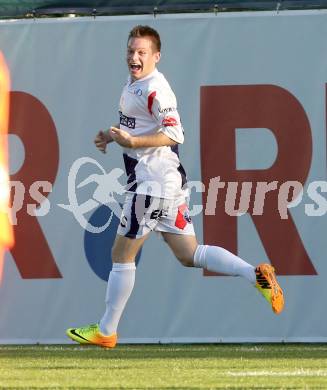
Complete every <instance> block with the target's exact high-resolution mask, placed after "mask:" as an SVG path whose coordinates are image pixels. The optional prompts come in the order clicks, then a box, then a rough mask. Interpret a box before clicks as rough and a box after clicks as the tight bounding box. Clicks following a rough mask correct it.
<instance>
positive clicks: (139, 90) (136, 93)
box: [134, 88, 142, 96]
mask: <svg viewBox="0 0 327 390" xmlns="http://www.w3.org/2000/svg"><path fill="white" fill-rule="evenodd" d="M134 95H137V96H142V89H140V88H137V89H134Z"/></svg>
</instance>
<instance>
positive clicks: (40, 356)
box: [0, 344, 327, 390]
mask: <svg viewBox="0 0 327 390" xmlns="http://www.w3.org/2000/svg"><path fill="white" fill-rule="evenodd" d="M0 388H1V389H157V390H161V389H327V345H325V344H291V345H290V344H288V345H287V344H274V345H267V344H263V345H252V344H242V345H236V344H231V345H229V344H217V345H176V344H174V345H119V346H118V347H117V348H115V349H114V350H103V349H100V348H97V347H93V346H91V347H90V346H85V347H81V346H78V345H76V346H59V345H38V346H8V345H7V346H0Z"/></svg>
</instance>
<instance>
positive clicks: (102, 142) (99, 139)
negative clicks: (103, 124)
mask: <svg viewBox="0 0 327 390" xmlns="http://www.w3.org/2000/svg"><path fill="white" fill-rule="evenodd" d="M94 143H95V146H96V147H97V148H98V149H99V150H100V152H102V153H106V148H107V143H108V137H107V136H106V134H105V132H104V131H102V130H100V131H99V132H98V134H97V135H96V137H95V139H94Z"/></svg>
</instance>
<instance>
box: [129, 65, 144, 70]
mask: <svg viewBox="0 0 327 390" xmlns="http://www.w3.org/2000/svg"><path fill="white" fill-rule="evenodd" d="M129 67H130V68H131V70H133V71H135V72H137V71H139V70H141V69H142V66H141V65H139V64H130V65H129Z"/></svg>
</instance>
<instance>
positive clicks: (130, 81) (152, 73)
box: [127, 68, 159, 85]
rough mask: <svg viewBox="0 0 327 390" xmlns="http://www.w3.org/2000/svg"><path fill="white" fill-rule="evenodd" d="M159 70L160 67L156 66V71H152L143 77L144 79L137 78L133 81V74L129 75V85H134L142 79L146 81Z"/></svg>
mask: <svg viewBox="0 0 327 390" xmlns="http://www.w3.org/2000/svg"><path fill="white" fill-rule="evenodd" d="M157 73H159V72H158V69H157V68H154V71H153V72H151V73H150V74H148V75H147V76H145V77H143V78H142V79H139V80H135V81H132V78H131V75H129V76H128V79H127V80H128V85H134V84H136V83H140V82H142V81H145V80H148V79H150V78H151V77H153V76H155V75H156V74H157Z"/></svg>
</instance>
